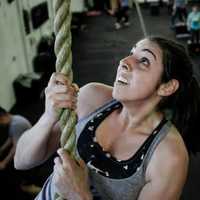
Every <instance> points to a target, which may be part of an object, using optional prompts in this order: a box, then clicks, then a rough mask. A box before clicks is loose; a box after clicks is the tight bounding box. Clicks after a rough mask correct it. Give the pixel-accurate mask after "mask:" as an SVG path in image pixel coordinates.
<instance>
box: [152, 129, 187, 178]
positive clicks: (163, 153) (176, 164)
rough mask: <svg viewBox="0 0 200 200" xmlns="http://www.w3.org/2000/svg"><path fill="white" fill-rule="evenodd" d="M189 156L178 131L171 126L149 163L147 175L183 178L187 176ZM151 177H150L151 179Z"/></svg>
mask: <svg viewBox="0 0 200 200" xmlns="http://www.w3.org/2000/svg"><path fill="white" fill-rule="evenodd" d="M188 162H189V155H188V151H187V149H186V146H185V144H184V141H183V139H182V136H181V135H180V133H179V132H178V130H177V129H176V128H175V127H174V126H173V125H172V127H171V128H170V130H169V133H168V134H167V136H166V137H165V138H164V139H163V140H162V141H161V142H160V144H159V145H158V147H157V148H156V150H155V152H154V154H153V156H152V159H151V161H150V163H149V167H148V168H149V171H148V172H149V174H151V175H152V176H154V175H155V176H156V175H157V173H159V171H160V173H168V174H173V172H174V169H179V171H176V170H175V171H176V174H174V176H184V175H186V174H187V168H188ZM152 176H151V177H152Z"/></svg>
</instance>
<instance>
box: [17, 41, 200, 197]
mask: <svg viewBox="0 0 200 200" xmlns="http://www.w3.org/2000/svg"><path fill="white" fill-rule="evenodd" d="M76 92H77V90H76V87H74V85H73V84H72V85H69V83H68V80H67V79H66V78H65V77H64V76H63V75H62V74H59V73H55V74H53V75H52V77H51V79H50V81H49V84H48V87H47V88H46V110H45V112H44V114H43V116H42V117H41V118H40V120H39V121H38V123H37V124H36V125H35V126H34V127H33V128H32V129H31V130H30V131H27V132H26V133H25V134H24V135H23V136H22V137H21V138H20V141H19V142H18V146H17V151H16V155H15V166H16V168H18V169H25V168H30V167H33V166H36V165H38V164H39V163H42V162H44V160H46V159H47V158H49V156H50V155H52V153H53V152H55V151H56V149H57V148H58V147H59V137H60V129H59V124H58V123H57V121H58V117H57V113H56V111H55V110H56V109H57V108H63V107H64V108H71V109H76V111H77V115H78V118H79V121H78V124H77V153H78V154H79V156H80V158H81V159H82V160H80V161H74V160H73V159H71V157H70V156H69V155H68V153H66V152H64V151H63V150H62V149H59V150H58V151H57V152H58V155H59V157H57V158H55V161H54V162H55V166H54V173H53V175H52V176H50V178H49V179H48V180H47V182H46V183H45V185H44V187H43V190H42V192H41V193H40V194H39V195H38V197H37V200H39V199H42V200H45V199H48V200H50V199H53V197H54V194H55V192H57V193H58V194H60V195H61V196H62V197H63V198H64V199H67V200H75V199H84V200H88V199H92V196H95V195H96V194H98V195H99V196H100V197H101V199H103V200H109V199H111V200H118V199H123V200H129V199H130V200H133V199H138V200H146V199H148V200H160V199H163V200H165V199H166V200H169V199H170V200H175V199H179V197H180V194H181V190H182V188H183V185H184V182H185V180H186V176H187V170H188V151H187V149H186V146H185V144H184V141H183V138H184V140H185V141H186V142H187V145H188V150H197V149H195V148H193V149H191V147H195V146H193V141H194V138H195V132H190V130H191V129H190V127H191V125H193V124H192V123H193V122H194V119H195V117H196V115H197V113H198V102H199V100H200V98H199V94H200V93H199V87H198V84H197V82H196V80H195V78H194V77H193V71H192V64H191V62H190V59H189V57H188V55H187V53H186V51H185V49H184V47H183V46H181V45H180V44H177V43H175V42H173V41H171V40H167V39H164V38H160V37H147V38H145V39H143V40H141V41H139V42H138V43H137V44H136V45H135V46H134V47H133V49H132V50H131V53H130V55H129V56H127V57H126V58H124V59H122V60H121V61H120V63H119V66H118V70H117V76H116V80H115V83H114V86H113V87H110V86H107V85H103V84H99V83H91V84H87V85H86V86H84V87H82V88H81V89H80V92H79V95H78V98H77V95H76ZM76 105H77V108H76ZM188 133H189V134H188ZM190 135H192V136H194V138H191V137H190ZM195 139H196V138H195ZM30 140H31V142H30ZM27 144H29V145H27ZM84 163H86V165H85V164H84ZM86 166H87V167H86ZM176 169H178V170H176ZM87 170H88V172H87ZM88 173H89V176H88ZM89 185H92V187H93V189H94V190H95V192H94V190H90V188H89Z"/></svg>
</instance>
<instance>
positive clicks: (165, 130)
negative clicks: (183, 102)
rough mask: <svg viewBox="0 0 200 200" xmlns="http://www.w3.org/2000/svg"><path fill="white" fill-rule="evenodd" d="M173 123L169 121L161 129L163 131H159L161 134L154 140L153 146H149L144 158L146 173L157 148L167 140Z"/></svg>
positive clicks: (143, 165)
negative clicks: (166, 137)
mask: <svg viewBox="0 0 200 200" xmlns="http://www.w3.org/2000/svg"><path fill="white" fill-rule="evenodd" d="M171 126H172V123H171V121H167V122H166V123H165V124H164V125H163V127H162V128H161V130H160V131H159V133H158V134H157V135H156V137H155V138H154V140H153V141H152V143H151V145H150V146H149V149H148V151H147V153H146V155H145V157H144V161H143V164H142V167H143V170H144V171H146V168H147V166H148V164H149V161H150V159H151V157H152V155H153V153H154V151H155V149H156V147H157V146H158V145H159V144H160V142H161V141H162V140H163V139H164V138H165V136H166V135H167V134H168V132H169V129H170V128H171Z"/></svg>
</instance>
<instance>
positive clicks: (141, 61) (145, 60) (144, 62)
mask: <svg viewBox="0 0 200 200" xmlns="http://www.w3.org/2000/svg"><path fill="white" fill-rule="evenodd" d="M140 63H142V64H143V65H145V66H149V65H150V62H149V60H148V59H147V58H141V59H140Z"/></svg>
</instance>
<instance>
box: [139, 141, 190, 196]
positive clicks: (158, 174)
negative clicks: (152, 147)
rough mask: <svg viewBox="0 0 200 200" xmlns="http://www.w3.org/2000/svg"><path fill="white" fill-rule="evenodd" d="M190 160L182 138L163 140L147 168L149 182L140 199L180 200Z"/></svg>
mask: <svg viewBox="0 0 200 200" xmlns="http://www.w3.org/2000/svg"><path fill="white" fill-rule="evenodd" d="M167 140H168V139H167ZM188 160H189V159H188V154H187V151H186V149H185V147H184V144H183V142H182V141H181V139H175V140H174V141H170V142H169V141H163V142H161V144H159V145H158V147H157V149H156V152H155V153H154V155H153V157H152V159H151V161H150V163H149V166H148V168H147V171H146V177H147V183H146V185H145V186H144V188H143V189H142V191H141V193H140V196H139V198H138V200H146V199H148V200H160V199H162V200H179V199H180V195H181V192H182V189H183V186H184V183H185V181H186V178H187V170H188Z"/></svg>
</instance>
